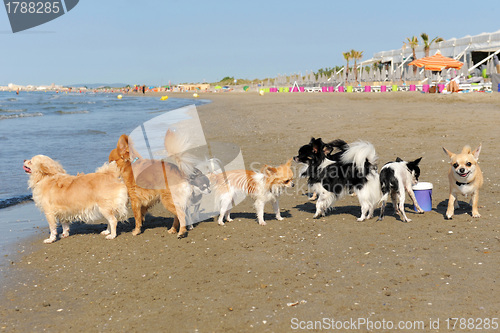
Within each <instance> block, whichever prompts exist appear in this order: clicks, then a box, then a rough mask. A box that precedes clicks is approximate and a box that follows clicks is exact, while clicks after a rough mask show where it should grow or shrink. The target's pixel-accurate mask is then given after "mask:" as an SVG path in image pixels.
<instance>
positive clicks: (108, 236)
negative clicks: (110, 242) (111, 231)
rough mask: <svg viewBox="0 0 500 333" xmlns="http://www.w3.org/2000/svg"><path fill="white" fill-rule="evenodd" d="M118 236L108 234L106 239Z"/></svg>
mask: <svg viewBox="0 0 500 333" xmlns="http://www.w3.org/2000/svg"><path fill="white" fill-rule="evenodd" d="M115 238H116V235H107V236H106V239H115Z"/></svg>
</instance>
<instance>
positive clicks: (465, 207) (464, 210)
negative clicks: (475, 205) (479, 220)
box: [432, 199, 481, 219]
mask: <svg viewBox="0 0 500 333" xmlns="http://www.w3.org/2000/svg"><path fill="white" fill-rule="evenodd" d="M457 202H458V205H459V207H458V208H455V212H454V213H453V216H455V215H462V214H467V215H469V216H471V217H472V206H471V204H470V202H468V201H459V200H458V199H457ZM479 208H481V206H479ZM447 209H448V199H446V200H443V201H441V202H440V203H438V204H437V206H436V207H433V208H432V211H434V212H436V213H439V214H440V215H442V216H443V218H444V219H446V210H447ZM480 213H481V212H480Z"/></svg>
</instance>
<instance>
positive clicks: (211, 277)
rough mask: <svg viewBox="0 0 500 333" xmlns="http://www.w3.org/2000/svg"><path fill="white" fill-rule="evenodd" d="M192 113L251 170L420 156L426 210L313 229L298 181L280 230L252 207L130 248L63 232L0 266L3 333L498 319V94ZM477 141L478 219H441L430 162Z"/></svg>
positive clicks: (328, 221) (94, 228)
mask: <svg viewBox="0 0 500 333" xmlns="http://www.w3.org/2000/svg"><path fill="white" fill-rule="evenodd" d="M158 95H161V94H158ZM169 96H170V97H187V98H189V97H192V94H169ZM125 98H126V96H125V97H124V99H125ZM200 98H208V99H211V100H212V101H213V103H210V104H207V105H203V106H200V107H198V112H199V116H200V119H201V121H202V124H203V128H204V131H205V136H206V137H207V139H208V140H210V141H223V142H231V143H234V144H237V145H238V146H239V147H240V148H241V150H242V153H243V157H244V160H245V164H246V165H247V167H250V165H252V163H253V162H258V163H266V164H272V165H277V164H281V163H283V162H285V161H286V160H287V159H288V158H290V157H291V156H293V155H295V154H296V153H297V150H298V148H299V147H300V146H301V145H303V144H305V143H308V142H309V140H310V138H311V136H315V137H322V138H323V139H325V140H333V139H336V138H342V139H344V140H346V141H348V142H352V141H354V140H357V139H363V140H367V141H370V142H372V143H373V144H374V146H375V148H376V149H377V153H378V155H379V161H380V163H379V164H380V165H383V164H384V163H385V162H388V161H391V160H395V158H396V157H398V156H399V157H401V158H403V159H406V160H410V159H415V158H417V157H420V156H422V157H423V159H422V162H421V165H420V166H421V170H422V174H421V178H420V180H421V181H429V182H432V183H433V184H434V189H433V210H432V211H430V212H426V213H425V214H423V215H418V214H415V213H413V211H412V207H411V206H410V204H409V202H408V203H407V205H406V212H407V215H408V217H409V218H411V219H412V220H413V221H412V222H411V223H403V222H402V221H401V219H400V218H399V217H396V216H394V215H393V210H392V208H391V207H388V209H387V211H386V213H387V215H386V217H385V218H384V220H383V221H382V222H377V221H376V219H371V220H368V221H365V222H361V223H360V222H356V218H357V217H359V215H360V207H359V203H358V200H357V198H355V197H347V198H344V199H342V200H341V201H339V202H337V204H336V208H335V209H334V210H332V211H331V213H330V214H329V215H327V216H326V217H324V218H320V219H316V220H314V219H313V218H312V216H313V213H314V209H315V207H314V203H311V202H308V201H307V197H306V195H305V192H306V191H307V188H306V182H305V180H304V179H298V180H297V186H296V187H295V188H294V191H293V192H290V193H287V194H286V195H284V196H282V197H281V199H280V207H281V212H282V216H283V217H284V218H285V219H284V221H277V220H275V219H274V217H273V214H272V208H271V207H270V205H268V206H266V209H265V212H266V215H265V218H266V220H267V222H268V225H267V226H260V225H258V224H257V222H256V216H255V211H254V209H253V207H252V205H253V202H252V201H251V200H250V199H249V198H247V199H246V200H245V201H244V202H242V203H241V204H240V205H238V206H237V207H235V208H234V209H233V218H234V222H231V223H227V224H226V225H225V226H219V225H217V223H215V222H213V221H207V222H202V223H200V224H198V225H197V226H196V227H195V228H194V229H193V230H192V231H190V232H189V235H188V237H187V238H185V239H182V240H178V239H176V237H175V236H174V235H170V234H168V233H167V230H168V227H169V226H170V225H171V224H172V220H173V219H172V215H170V213H168V212H167V211H166V210H164V209H163V208H162V207H161V206H159V207H155V208H154V209H153V210H152V211H151V214H150V215H149V216H148V217H147V219H146V222H145V224H144V226H145V231H144V233H143V234H141V235H139V236H132V234H131V231H132V229H133V226H132V222H133V218H130V219H129V223H120V224H119V227H118V231H119V236H118V237H117V238H116V239H115V240H112V241H107V240H105V239H104V238H103V237H102V236H101V235H99V232H100V231H101V230H104V229H105V228H106V226H105V224H101V225H99V224H98V225H81V224H79V225H74V226H73V228H72V235H71V237H69V238H67V239H62V240H59V241H57V242H56V243H54V244H51V245H45V244H42V240H43V239H44V238H45V237H46V232H45V231H46V230H44V232H38V233H37V235H36V236H35V237H34V238H35V239H33V240H30V241H25V242H34V245H33V248H32V249H31V250H30V251H27V252H29V253H27V254H22V255H17V256H9V257H7V258H4V259H6V260H8V261H10V263H9V264H8V266H9V267H8V269H7V275H8V276H7V278H6V279H5V284H4V286H3V288H2V290H1V292H2V298H1V302H0V315H1V319H0V320H1V324H0V329H1V330H2V331H9V332H11V331H13V332H26V331H43V330H47V331H50V332H68V331H70V330H71V331H73V332H89V331H112V332H123V331H128V332H134V331H139V330H147V331H165V332H244V331H252V330H256V331H258V332H289V331H293V330H296V329H299V328H311V325H316V326H315V327H316V329H319V328H320V326H319V325H320V323H321V328H323V329H325V330H327V329H328V327H327V326H326V325H328V323H330V324H331V320H332V319H334V320H341V321H352V322H355V323H359V322H358V320H361V322H363V320H364V321H368V322H371V323H372V325H382V324H383V323H384V322H385V328H386V329H382V328H381V329H380V330H378V331H385V332H388V331H394V330H395V329H388V328H389V326H388V325H390V323H392V324H393V325H394V327H396V326H397V325H399V322H400V321H404V322H405V323H406V324H407V325H414V327H415V326H417V325H423V327H420V329H416V327H415V330H414V331H431V332H433V331H435V332H438V331H449V330H448V329H447V322H446V319H448V318H465V319H466V320H468V319H469V318H473V319H474V320H475V322H474V323H475V324H476V325H479V324H481V322H480V320H481V319H482V320H483V322H482V323H483V324H482V325H483V326H482V327H483V328H484V324H485V323H486V321H485V320H486V319H487V318H494V317H498V309H499V308H500V300H499V299H500V298H499V297H498V295H499V293H500V291H499V286H498V281H499V270H498V267H500V256H499V252H500V229H499V227H498V220H499V218H500V205H499V203H500V195H499V193H500V183H499V179H500V178H499V171H498V166H499V165H500V149H499V146H498V144H497V142H498V141H499V140H498V139H499V134H498V133H499V131H498V124H500V94H498V93H491V94H486V93H473V94H472V93H471V94H453V95H424V94H420V93H410V92H407V93H404V92H401V93H386V94H375V93H369V94H368V93H366V94H363V93H361V94H347V93H346V94H338V93H309V94H307V93H300V94H299V93H296V94H283V93H274V94H273V93H269V94H266V95H264V96H259V95H258V94H257V93H219V94H215V93H213V94H200ZM117 139H118V138H117ZM480 142H482V144H483V147H482V151H481V155H480V165H481V168H482V170H483V173H484V178H485V183H484V186H483V188H482V190H481V194H480V199H479V203H480V206H481V208H480V213H481V215H482V217H481V218H480V219H473V218H472V217H471V216H470V206H469V205H468V199H465V198H464V197H461V198H460V203H461V204H462V206H463V208H461V209H459V210H458V211H457V212H456V216H455V217H454V218H453V220H445V219H444V216H443V215H444V212H445V210H446V205H447V197H448V180H447V175H446V174H447V170H448V160H447V156H446V155H445V154H444V153H443V151H442V148H441V147H442V146H444V147H446V148H447V149H449V150H452V151H459V150H461V148H462V146H463V145H465V144H470V145H471V146H473V148H475V147H476V146H477V145H479V143H480ZM112 148H113V147H109V150H111V149H112ZM103 162H104V161H103ZM389 206H391V205H389ZM18 211H19V214H20V215H23V214H29V211H32V210H25V209H23V208H22V207H20V208H19V209H18ZM25 211H26V213H24V212H25ZM375 213H376V214H377V213H378V209H377V210H376V211H375ZM31 214H33V213H31ZM130 217H131V215H130ZM20 218H22V219H29V218H30V217H26V216H20ZM33 218H34V217H33ZM37 218H39V216H38V217H37ZM30 244H31V243H30ZM27 245H29V244H27ZM323 318H328V320H324V319H323ZM315 321H318V322H317V323H315ZM497 321H498V320H497ZM319 322H320V323H319ZM408 323H409V324H408ZM436 323H437V324H439V329H436ZM449 323H450V325H451V324H453V321H451V322H449ZM459 324H460V322H459V323H458V324H457V325H459ZM457 327H458V326H457ZM351 328H353V327H352V326H351ZM354 328H356V329H353V331H358V332H365V331H367V330H368V326H366V325H364V326H363V325H361V326H357V327H354ZM372 328H373V327H372ZM375 328H376V326H375ZM375 328H373V329H372V331H374V330H375ZM450 330H451V329H450ZM344 331H345V330H344ZM462 331H467V329H466V330H462Z"/></svg>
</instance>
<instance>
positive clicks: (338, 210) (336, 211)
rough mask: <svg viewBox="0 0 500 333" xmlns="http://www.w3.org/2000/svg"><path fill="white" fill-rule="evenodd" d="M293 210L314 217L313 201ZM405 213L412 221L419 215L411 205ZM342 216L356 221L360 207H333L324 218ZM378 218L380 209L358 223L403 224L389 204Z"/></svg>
mask: <svg viewBox="0 0 500 333" xmlns="http://www.w3.org/2000/svg"><path fill="white" fill-rule="evenodd" d="M294 208H295V209H297V210H299V211H302V212H308V213H311V217H312V215H314V213H315V212H316V202H315V201H307V202H305V203H302V204H299V205H296V206H295V207H294ZM445 211H446V207H445ZM405 213H406V214H407V215H408V218H410V219H412V220H413V218H414V217H417V216H418V215H420V214H418V213H417V212H416V211H415V210H414V209H413V204H405ZM342 214H346V215H352V216H353V217H354V218H356V219H357V218H358V217H359V216H360V215H361V207H360V206H358V205H344V206H342V205H339V206H333V207H331V208H330V209H329V210H328V212H327V214H326V216H325V218H328V217H329V216H335V215H342ZM443 214H444V213H443ZM379 216H380V208H377V209H375V211H374V212H373V218H371V219H369V220H365V221H363V222H360V223H366V222H369V221H373V222H383V221H385V220H386V219H387V218H395V219H396V220H397V221H399V222H402V223H404V221H403V219H402V218H401V217H400V216H399V214H396V213H395V210H394V206H393V205H392V203H391V202H388V203H387V206H386V208H385V214H384V220H383V221H379V220H378V218H379ZM322 218H323V217H322Z"/></svg>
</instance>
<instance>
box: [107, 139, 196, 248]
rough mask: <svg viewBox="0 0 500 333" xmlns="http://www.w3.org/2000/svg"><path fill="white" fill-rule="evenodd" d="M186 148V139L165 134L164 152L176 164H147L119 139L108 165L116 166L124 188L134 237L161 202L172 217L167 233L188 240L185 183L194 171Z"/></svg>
mask: <svg viewBox="0 0 500 333" xmlns="http://www.w3.org/2000/svg"><path fill="white" fill-rule="evenodd" d="M188 148H189V143H188V141H187V139H186V138H184V137H181V136H179V135H178V134H176V133H175V132H173V131H171V130H168V131H167V133H166V135H165V149H166V150H167V152H168V154H169V156H172V157H173V158H174V160H175V162H176V163H175V164H174V163H170V162H167V161H163V160H149V159H144V158H142V157H141V156H140V155H139V153H138V152H137V151H136V150H135V149H134V148H133V145H132V142H131V140H129V137H128V136H127V135H125V134H123V135H122V136H120V139H119V140H118V143H117V145H116V148H115V149H113V150H112V151H111V153H110V154H109V161H110V162H111V161H115V162H116V164H117V166H118V169H119V170H120V173H121V176H122V178H123V181H124V182H125V185H126V186H127V191H128V195H129V197H130V202H131V205H132V211H133V213H134V218H135V229H134V231H132V234H133V235H138V234H140V233H141V232H142V230H141V228H142V223H143V222H144V218H145V215H146V213H147V211H148V210H149V209H150V208H151V207H153V206H154V205H155V204H156V203H158V202H161V203H162V204H163V206H164V207H165V208H166V209H167V210H168V211H170V212H171V213H172V214H174V216H175V217H174V223H173V225H172V228H170V230H169V231H168V232H169V233H171V234H173V233H177V238H183V237H186V236H187V228H186V209H187V206H188V204H189V200H190V197H191V195H192V191H193V189H192V187H191V185H190V184H189V181H188V179H189V177H190V175H192V174H193V172H194V170H195V169H194V166H193V165H194V160H193V158H192V157H191V156H190V155H189V154H187V153H185V152H186V150H187V149H188ZM134 173H135V175H134ZM177 229H178V231H177Z"/></svg>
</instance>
